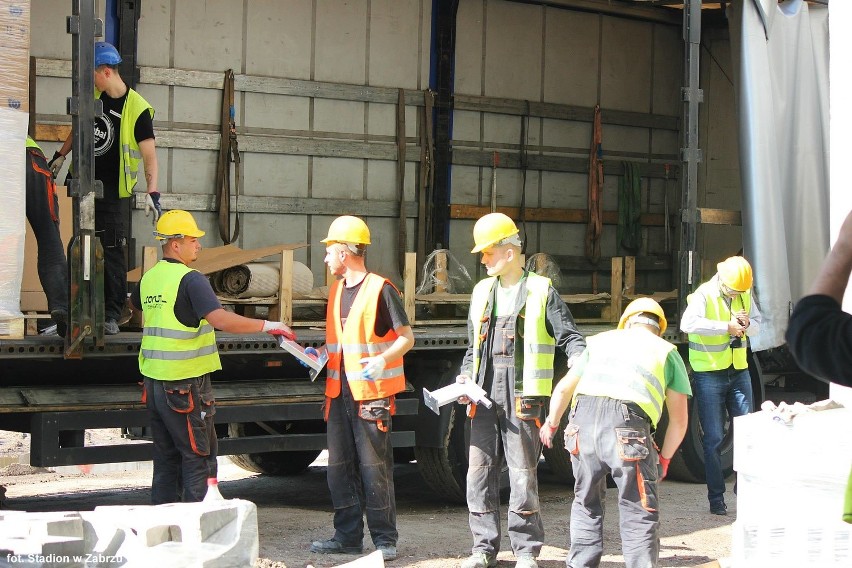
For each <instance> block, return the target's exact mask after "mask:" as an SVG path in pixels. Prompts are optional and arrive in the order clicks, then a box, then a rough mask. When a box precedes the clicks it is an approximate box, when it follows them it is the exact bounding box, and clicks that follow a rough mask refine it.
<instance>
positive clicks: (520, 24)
mask: <svg viewBox="0 0 852 568" xmlns="http://www.w3.org/2000/svg"><path fill="white" fill-rule="evenodd" d="M542 13H543V8H539V7H534V6H530V5H524V4H517V3H514V2H488V3H487V4H486V11H485V25H486V31H485V33H486V36H485V49H486V51H485V94H486V95H488V96H492V97H513V98H516V99H529V100H541V66H542V59H541V51H542V39H541V37H542V22H543V20H542Z"/></svg>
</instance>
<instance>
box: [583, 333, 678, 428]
mask: <svg viewBox="0 0 852 568" xmlns="http://www.w3.org/2000/svg"><path fill="white" fill-rule="evenodd" d="M586 349H587V350H588V354H587V356H588V362H587V363H586V366H585V368H584V369H583V374H582V377H581V378H580V381H579V383H577V388H576V389H575V390H574V400H575V401H576V397H577V395H581V394H584V395H589V396H605V397H608V398H612V399H615V400H623V401H626V402H634V403H636V404H637V405H639V408H641V409H642V410H643V411H644V412H645V414H647V415H648V418H650V419H651V423H652V424H653V425H654V427H656V426H657V422H658V421H659V420H660V416H662V414H663V404H664V403H665V400H666V359H668V356H669V353H671V352H672V351H673V350H675V349H676V347H675V346H674V345H672V344H671V343H669V342H668V341H666V340H665V339H662V338H660V337H657V336H656V335H654V334H652V333H648V332H647V331H645V330H640V329H635V330H630V329H615V330H612V331H605V332H603V333H600V334H598V335H595V336H592V337H589V338H588V339H587V347H586Z"/></svg>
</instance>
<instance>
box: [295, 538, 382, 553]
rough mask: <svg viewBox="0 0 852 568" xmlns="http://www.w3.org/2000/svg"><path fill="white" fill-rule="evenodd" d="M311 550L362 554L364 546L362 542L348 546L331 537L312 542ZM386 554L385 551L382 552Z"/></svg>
mask: <svg viewBox="0 0 852 568" xmlns="http://www.w3.org/2000/svg"><path fill="white" fill-rule="evenodd" d="M311 552H316V553H317V554H361V553H362V552H364V547H363V546H362V545H360V544H358V545H354V546H346V545H345V544H343V543H342V542H339V541H337V540H334V539H333V538H330V539H328V540H315V541H313V542H312V543H311ZM382 555H384V552H383V553H382Z"/></svg>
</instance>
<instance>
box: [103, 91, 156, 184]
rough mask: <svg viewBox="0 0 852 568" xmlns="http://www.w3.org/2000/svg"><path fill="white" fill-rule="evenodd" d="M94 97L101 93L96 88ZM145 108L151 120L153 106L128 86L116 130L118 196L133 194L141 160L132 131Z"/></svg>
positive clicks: (137, 144) (152, 117)
mask: <svg viewBox="0 0 852 568" xmlns="http://www.w3.org/2000/svg"><path fill="white" fill-rule="evenodd" d="M95 98H96V99H99V98H101V93H100V92H99V91H97V89H96V90H95ZM146 110H147V111H148V112H150V113H151V120H153V119H154V108H153V107H152V106H151V105H150V104H148V101H146V100H145V99H143V98H142V95H140V94H139V93H137V92H136V91H134V90H133V89H131V88H128V89H127V98H126V99H125V100H124V107H122V109H121V126H120V127H119V132H118V141H119V143H120V144H121V152H120V154H121V159H120V162H119V165H118V196H119V197H130V196H131V195H133V188H134V187H136V182H137V181H138V179H139V162H140V161H141V160H142V153H141V152H140V151H139V143H138V142H136V136H135V134H134V131H135V129H136V120H137V119H138V118H139V115H141V114H142V113H143V112H145V111H146Z"/></svg>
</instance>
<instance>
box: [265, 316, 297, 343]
mask: <svg viewBox="0 0 852 568" xmlns="http://www.w3.org/2000/svg"><path fill="white" fill-rule="evenodd" d="M261 331H263V332H264V333H268V334H270V335H283V336H284V337H286V338H287V339H289V340H291V341H296V334H295V333H293V330H292V329H290V328H289V327H287V326H286V325H284V324H283V323H281V322H280V321H269V320H263V329H262V330H261Z"/></svg>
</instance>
